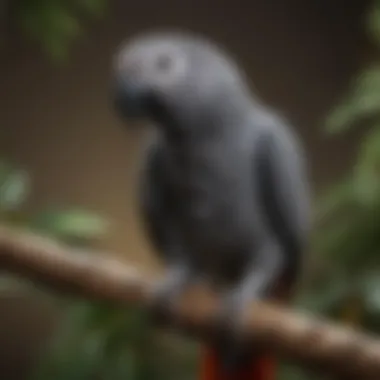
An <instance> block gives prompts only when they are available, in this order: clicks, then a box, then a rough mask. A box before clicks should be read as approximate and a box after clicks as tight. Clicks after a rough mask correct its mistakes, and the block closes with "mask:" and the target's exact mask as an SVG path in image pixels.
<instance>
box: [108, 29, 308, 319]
mask: <svg viewBox="0 0 380 380" xmlns="http://www.w3.org/2000/svg"><path fill="white" fill-rule="evenodd" d="M115 87H116V88H115V99H114V100H115V104H116V107H117V110H118V111H119V113H121V114H122V115H123V116H124V117H144V118H147V119H149V120H150V121H151V122H153V124H154V125H155V127H156V128H155V130H156V136H155V138H154V141H153V142H152V143H151V144H150V146H149V148H148V150H147V153H146V161H145V166H144V172H143V173H142V186H141V187H140V190H141V198H140V199H141V205H142V212H143V216H144V218H145V221H146V226H147V228H148V231H149V236H150V238H151V239H152V241H153V242H154V244H155V246H156V248H157V250H158V251H159V252H160V253H161V254H162V255H163V257H164V258H165V260H166V262H167V265H168V275H167V276H166V278H165V280H164V281H163V282H162V283H161V284H160V286H158V288H157V289H159V290H157V294H156V297H158V298H159V299H161V300H162V301H169V300H170V299H171V297H174V296H176V295H177V294H179V293H180V292H181V290H182V289H183V287H184V286H185V285H188V284H191V283H192V281H195V280H197V279H199V278H200V277H203V276H204V277H205V278H207V279H209V280H210V281H214V282H216V283H218V284H221V285H222V286H224V287H225V290H226V309H227V310H230V311H231V312H233V311H236V312H237V313H239V310H240V311H241V309H242V308H244V307H245V306H246V305H247V304H248V303H249V301H250V300H252V299H255V298H260V297H264V296H265V295H266V294H267V292H269V291H270V288H271V287H272V286H274V284H275V283H276V281H277V280H278V279H279V278H280V277H284V276H285V277H288V278H289V279H290V281H294V279H295V276H296V275H297V274H298V271H299V268H298V267H299V264H300V255H301V252H302V250H303V248H304V245H305V242H306V238H307V233H308V230H309V189H308V181H307V173H306V167H305V162H304V153H303V151H302V148H301V146H300V144H299V142H298V140H297V138H296V136H295V135H294V134H293V132H292V131H291V130H290V128H289V127H288V125H287V123H286V122H284V120H282V119H281V118H280V117H278V116H276V115H275V114H274V113H273V112H271V111H270V110H269V109H268V108H266V107H265V106H264V105H262V104H261V103H260V102H259V101H258V100H257V99H256V98H255V97H254V96H253V95H252V93H251V91H250V89H249V86H248V84H247V80H246V78H245V74H244V73H243V72H242V70H241V69H239V67H238V66H237V64H236V63H235V62H234V61H233V60H232V59H231V58H230V57H229V56H228V55H227V54H226V53H225V52H224V51H223V50H222V49H221V48H219V47H218V46H216V45H215V44H213V43H211V42H209V41H206V40H205V39H203V38H201V37H197V36H193V35H189V34H182V33H152V34H146V35H144V36H141V37H137V38H135V39H133V40H132V41H130V42H128V43H127V44H125V45H123V46H122V48H121V49H120V51H119V53H118V55H117V57H116V60H115Z"/></svg>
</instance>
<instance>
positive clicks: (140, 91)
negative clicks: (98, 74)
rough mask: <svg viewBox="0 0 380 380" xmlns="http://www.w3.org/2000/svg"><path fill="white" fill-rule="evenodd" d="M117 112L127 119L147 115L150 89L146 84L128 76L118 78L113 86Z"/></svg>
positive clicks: (114, 103)
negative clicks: (127, 77)
mask: <svg viewBox="0 0 380 380" xmlns="http://www.w3.org/2000/svg"><path fill="white" fill-rule="evenodd" d="M112 94H113V96H112V97H113V105H114V108H115V109H116V112H117V113H118V114H119V115H120V116H121V117H122V118H126V119H130V118H142V117H145V116H147V111H148V110H147V108H148V102H149V98H150V95H151V94H150V91H149V89H148V88H146V87H145V86H144V85H141V84H139V83H137V82H136V81H134V80H131V79H126V78H116V80H115V81H114V84H113V88H112Z"/></svg>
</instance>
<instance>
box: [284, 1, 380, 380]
mask: <svg viewBox="0 0 380 380" xmlns="http://www.w3.org/2000/svg"><path fill="white" fill-rule="evenodd" d="M368 30H369V32H370V36H371V37H372V40H373V41H374V43H375V44H376V46H377V47H379V46H380V2H379V1H374V2H373V6H372V8H371V9H370V12H369V17H368ZM353 128H361V129H360V132H361V133H362V138H361V141H360V142H359V144H358V154H357V157H356V162H355V165H354V167H353V170H352V171H351V173H350V174H349V175H347V176H346V177H345V178H344V179H342V180H341V181H338V182H337V183H336V184H334V185H332V186H331V187H330V188H329V189H328V191H327V193H326V194H325V195H324V196H323V197H321V199H320V202H319V204H318V208H317V222H319V223H320V226H319V228H318V229H317V232H316V236H315V240H314V250H315V251H316V252H318V253H319V254H321V256H322V259H323V260H324V262H325V263H326V265H325V268H328V270H327V269H326V270H324V271H323V272H322V273H319V275H318V276H317V278H316V279H315V281H313V282H312V283H311V284H310V286H309V287H308V288H305V289H304V290H303V292H302V294H301V295H300V298H299V304H300V305H301V306H302V307H304V308H307V309H309V310H311V311H313V312H316V313H318V314H325V315H328V316H330V317H333V318H336V319H337V320H339V321H340V322H342V323H347V324H351V325H355V326H357V327H362V328H364V329H366V330H369V331H373V332H376V333H379V332H380V323H379V321H380V307H379V306H380V260H379V257H380V256H379V251H380V65H379V64H378V63H375V64H373V65H371V67H369V68H366V69H364V70H363V72H362V73H360V74H359V75H358V77H357V78H356V79H355V80H354V82H353V84H352V88H351V91H350V92H349V94H348V95H347V96H346V97H345V99H343V101H342V102H341V104H340V105H338V106H337V107H336V108H335V109H334V110H333V112H332V113H331V114H330V116H329V117H328V119H327V121H326V127H325V130H326V132H327V133H328V135H331V136H339V135H341V134H343V133H348V132H350V131H351V130H352V129H353ZM281 379H284V380H308V379H309V380H310V379H311V377H310V375H306V374H304V373H299V372H294V373H292V372H291V371H286V370H284V371H283V372H282V377H281Z"/></svg>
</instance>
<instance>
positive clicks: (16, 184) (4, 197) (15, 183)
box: [0, 170, 30, 212]
mask: <svg viewBox="0 0 380 380" xmlns="http://www.w3.org/2000/svg"><path fill="white" fill-rule="evenodd" d="M29 188H30V178H29V176H28V174H27V172H26V171H25V170H10V172H9V173H8V175H7V176H5V179H3V181H2V182H1V184H0V211H3V212H4V211H5V212H8V211H12V210H15V209H17V208H18V207H20V206H21V205H22V203H23V202H24V201H25V200H26V198H27V196H28V195H29Z"/></svg>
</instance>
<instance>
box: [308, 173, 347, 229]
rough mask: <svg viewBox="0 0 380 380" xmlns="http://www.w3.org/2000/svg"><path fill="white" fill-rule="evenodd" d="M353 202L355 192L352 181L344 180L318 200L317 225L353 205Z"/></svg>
mask: <svg viewBox="0 0 380 380" xmlns="http://www.w3.org/2000/svg"><path fill="white" fill-rule="evenodd" d="M353 201H354V192H353V185H352V180H351V179H346V180H343V181H341V182H340V183H338V184H336V185H333V186H331V187H330V188H329V189H328V191H327V192H326V193H325V194H324V195H322V196H321V197H320V198H319V200H318V204H317V209H316V221H317V223H318V222H319V221H322V220H324V219H325V218H327V217H329V216H331V215H332V214H335V213H336V212H338V211H340V210H342V209H343V208H346V207H348V206H350V205H352V203H353Z"/></svg>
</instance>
